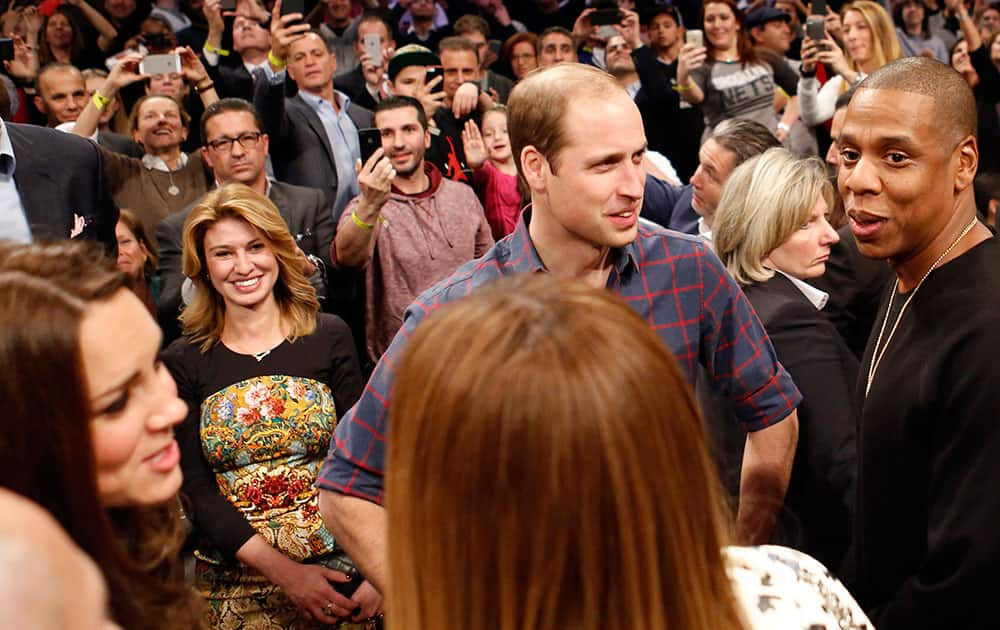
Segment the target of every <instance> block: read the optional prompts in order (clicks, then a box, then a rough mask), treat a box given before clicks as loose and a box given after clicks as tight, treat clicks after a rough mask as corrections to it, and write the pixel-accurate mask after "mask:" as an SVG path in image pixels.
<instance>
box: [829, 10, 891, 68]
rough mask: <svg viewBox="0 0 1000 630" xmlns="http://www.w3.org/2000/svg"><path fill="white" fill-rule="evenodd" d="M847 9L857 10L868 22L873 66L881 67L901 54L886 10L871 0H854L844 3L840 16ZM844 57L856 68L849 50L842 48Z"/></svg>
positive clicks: (856, 65)
mask: <svg viewBox="0 0 1000 630" xmlns="http://www.w3.org/2000/svg"><path fill="white" fill-rule="evenodd" d="M848 11H857V12H858V13H860V14H861V17H862V18H864V20H865V23H866V24H868V30H869V31H870V32H871V36H872V44H871V55H872V58H873V59H874V60H875V63H874V64H873V66H872V67H873V68H881V67H882V66H884V65H885V64H887V63H889V62H890V61H895V60H897V59H899V58H900V57H902V56H903V50H902V48H900V46H899V37H898V36H897V35H896V27H895V25H894V24H893V23H892V17H891V16H890V15H889V14H888V13H887V12H886V10H885V9H884V8H883V7H882V5H881V4H879V3H878V2H872V0H856V1H855V2H850V3H848V4H845V5H844V6H843V7H842V8H841V10H840V15H841V18H842V19H843V18H845V17H846V16H847V13H848ZM844 57H845V58H846V59H847V63H848V64H849V65H850V66H851V67H852V68H854V69H855V70H858V69H859V68H858V62H857V60H855V59H853V58H852V57H851V53H850V51H848V50H847V49H846V48H845V49H844Z"/></svg>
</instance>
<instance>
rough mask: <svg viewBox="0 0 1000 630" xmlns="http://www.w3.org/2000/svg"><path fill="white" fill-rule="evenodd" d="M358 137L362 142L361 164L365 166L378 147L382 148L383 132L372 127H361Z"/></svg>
mask: <svg viewBox="0 0 1000 630" xmlns="http://www.w3.org/2000/svg"><path fill="white" fill-rule="evenodd" d="M358 139H359V140H360V142H361V165H362V166H364V165H365V164H367V163H368V160H369V159H370V158H371V156H372V155H373V154H374V153H375V151H376V149H381V148H382V132H381V131H379V130H378V129H375V128H372V127H368V128H366V129H359V130H358Z"/></svg>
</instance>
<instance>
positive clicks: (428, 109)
mask: <svg viewBox="0 0 1000 630" xmlns="http://www.w3.org/2000/svg"><path fill="white" fill-rule="evenodd" d="M441 81H444V77H442V76H436V77H434V78H433V79H431V80H430V82H429V83H423V84H422V85H420V86H418V87H417V92H416V99H417V100H418V101H420V104H421V105H423V106H424V115H425V116H427V120H428V121H429V120H431V119H432V118H434V113H435V112H437V110H438V109H439V108H440V107H441V106H442V105H444V97H445V94H444V92H443V91H441V92H432V91H431V90H433V89H434V88H435V87H436V86H437V85H439V84H440V83H441Z"/></svg>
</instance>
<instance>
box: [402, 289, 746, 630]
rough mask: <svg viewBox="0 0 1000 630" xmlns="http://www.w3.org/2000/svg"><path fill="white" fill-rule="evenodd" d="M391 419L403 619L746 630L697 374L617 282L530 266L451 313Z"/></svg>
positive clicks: (424, 346)
mask: <svg viewBox="0 0 1000 630" xmlns="http://www.w3.org/2000/svg"><path fill="white" fill-rule="evenodd" d="M390 413H391V426H392V429H391V432H390V434H389V462H388V466H387V475H388V478H387V487H386V489H387V495H386V496H387V500H386V506H387V509H388V517H389V540H390V547H389V558H390V574H391V575H392V583H391V585H390V588H389V598H390V599H389V603H388V605H387V609H388V610H389V612H390V615H391V619H390V621H391V623H392V624H393V626H397V627H401V628H440V629H457V628H496V629H499V630H515V629H516V630H522V629H524V630H526V629H528V628H531V629H532V630H547V629H550V628H575V629H580V630H585V629H588V628H595V629H596V628H602V629H606V628H623V629H624V628H629V629H631V628H675V629H685V628H709V627H711V628H736V627H738V623H739V622H738V616H737V613H736V610H735V606H734V604H733V601H732V595H731V593H730V588H729V585H728V582H727V579H726V576H725V572H724V569H723V563H722V559H721V556H720V553H721V552H720V547H721V545H723V544H724V542H725V536H724V533H723V524H722V517H721V513H722V510H721V502H720V494H719V490H718V488H717V481H716V479H715V477H714V474H715V471H714V466H713V464H712V462H711V460H710V458H709V456H708V453H707V447H706V438H705V435H704V431H703V428H702V424H701V420H700V418H699V416H698V414H697V412H696V411H695V407H694V404H693V402H692V399H691V395H690V392H689V389H688V385H687V384H686V383H685V382H684V379H683V377H682V376H681V373H680V370H679V369H678V367H677V365H676V363H675V361H674V359H673V357H672V356H671V355H670V353H669V351H668V350H667V349H666V348H665V347H664V346H663V344H662V342H661V341H660V340H659V338H658V337H657V336H656V334H655V333H653V331H652V330H651V329H650V327H649V324H648V323H647V322H644V321H643V320H642V319H641V318H640V317H639V316H638V315H636V314H635V313H634V312H633V311H632V310H631V309H629V308H628V307H627V306H626V305H625V304H624V303H622V302H621V301H620V300H619V299H618V298H616V297H614V296H613V295H612V294H610V293H609V292H607V291H598V290H593V289H590V288H587V287H585V286H584V285H582V284H579V283H575V282H569V281H561V280H559V279H556V278H554V277H552V276H549V275H547V274H546V275H542V274H537V275H535V274H533V275H530V276H521V277H517V278H513V279H509V280H501V281H498V282H497V283H495V284H492V285H490V286H488V287H485V288H483V289H482V290H480V291H479V292H477V293H475V294H473V295H472V296H471V297H469V298H467V299H465V300H462V301H460V302H457V303H455V304H452V305H449V306H447V307H445V308H444V309H442V311H440V312H439V313H435V314H433V315H432V316H431V317H429V318H428V320H427V321H426V322H424V323H422V324H421V326H420V327H419V328H418V329H417V331H416V333H415V335H414V336H413V338H412V339H411V340H410V341H409V343H408V344H407V348H406V350H405V352H404V355H403V357H402V360H401V363H400V365H399V370H398V373H397V379H396V381H395V385H394V389H393V403H392V408H391V411H390ZM456 602H461V604H460V605H456Z"/></svg>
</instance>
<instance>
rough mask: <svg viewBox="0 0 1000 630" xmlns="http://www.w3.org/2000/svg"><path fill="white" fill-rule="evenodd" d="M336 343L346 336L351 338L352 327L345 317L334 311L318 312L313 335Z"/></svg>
mask: <svg viewBox="0 0 1000 630" xmlns="http://www.w3.org/2000/svg"><path fill="white" fill-rule="evenodd" d="M310 336H317V337H322V338H324V339H328V340H329V341H331V342H333V343H336V342H339V341H341V340H343V339H344V338H345V337H346V338H347V339H351V338H352V337H351V329H350V327H349V326H348V325H347V322H345V321H344V320H343V319H341V318H340V317H338V316H337V315H334V314H333V313H317V314H316V330H315V331H313V333H312V335H310Z"/></svg>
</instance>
